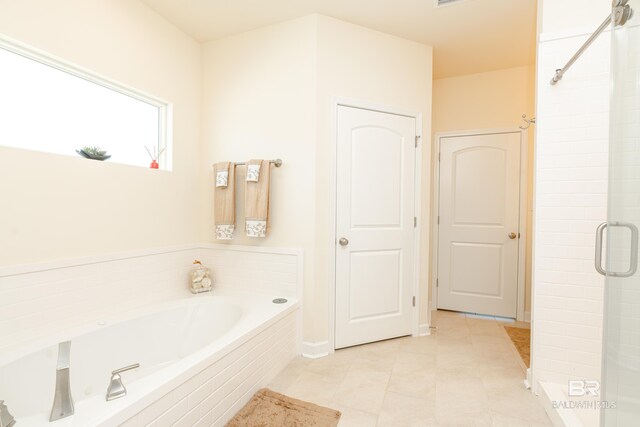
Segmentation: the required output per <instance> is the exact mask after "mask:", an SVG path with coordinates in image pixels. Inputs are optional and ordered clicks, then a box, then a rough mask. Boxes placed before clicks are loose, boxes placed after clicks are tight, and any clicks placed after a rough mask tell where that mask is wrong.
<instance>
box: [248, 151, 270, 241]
mask: <svg viewBox="0 0 640 427" xmlns="http://www.w3.org/2000/svg"><path fill="white" fill-rule="evenodd" d="M269 166H270V164H269V160H250V161H249V162H247V180H246V185H247V188H246V192H245V204H244V206H245V221H246V231H247V236H249V237H266V236H267V227H268V226H269V180H270V177H269V174H270V172H271V170H270V169H271V168H270V167H269Z"/></svg>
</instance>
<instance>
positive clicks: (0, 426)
mask: <svg viewBox="0 0 640 427" xmlns="http://www.w3.org/2000/svg"><path fill="white" fill-rule="evenodd" d="M14 425H16V420H15V419H14V418H13V416H11V414H10V413H9V408H7V405H5V404H4V400H0V427H13V426H14Z"/></svg>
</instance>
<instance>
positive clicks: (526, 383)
mask: <svg viewBox="0 0 640 427" xmlns="http://www.w3.org/2000/svg"><path fill="white" fill-rule="evenodd" d="M524 386H525V387H526V388H527V390H531V368H527V376H526V377H525V379H524ZM531 392H532V393H533V390H531Z"/></svg>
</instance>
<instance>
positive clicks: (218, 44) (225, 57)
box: [202, 16, 320, 339]
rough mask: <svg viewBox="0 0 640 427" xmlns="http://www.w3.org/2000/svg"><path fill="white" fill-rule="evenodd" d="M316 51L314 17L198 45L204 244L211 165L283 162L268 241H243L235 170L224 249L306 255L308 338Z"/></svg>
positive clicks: (314, 308) (209, 219)
mask: <svg viewBox="0 0 640 427" xmlns="http://www.w3.org/2000/svg"><path fill="white" fill-rule="evenodd" d="M315 45H316V28H315V18H314V17H311V16H309V17H305V18H301V19H297V20H294V21H287V22H285V23H282V24H277V25H272V26H269V27H265V28H261V29H258V30H254V31H250V32H247V33H243V34H240V35H236V36H231V37H227V38H224V39H221V40H217V41H214V42H210V43H207V44H205V45H204V47H203V54H204V59H203V64H204V87H203V88H204V98H203V100H204V103H203V108H204V110H203V155H202V168H203V172H204V174H203V175H204V176H203V183H204V185H205V187H204V188H203V198H204V199H205V200H206V201H207V203H206V207H205V209H204V212H205V213H206V217H205V218H204V223H203V232H202V235H203V238H204V239H205V240H206V241H211V242H214V241H215V235H214V224H213V188H212V187H211V185H210V183H211V182H213V169H212V167H211V165H212V164H213V163H215V162H217V161H224V160H230V161H244V160H249V159H251V158H258V159H259V158H267V159H274V158H281V159H282V160H283V166H282V167H281V168H279V169H276V168H275V167H272V168H271V177H272V181H271V200H270V203H271V206H270V211H271V229H270V232H269V234H268V235H267V237H266V238H265V239H251V238H248V237H246V236H245V235H244V232H243V231H244V228H243V227H244V221H243V219H244V185H243V183H244V177H245V168H244V167H238V168H237V172H238V173H237V176H236V178H237V179H236V182H237V185H238V186H239V187H238V191H237V192H236V200H237V204H236V226H237V230H236V232H235V238H234V240H232V241H229V242H228V243H230V244H247V245H261V246H285V247H301V248H303V249H304V281H305V303H306V307H305V310H304V313H303V314H304V325H305V336H306V337H307V338H306V339H310V338H308V337H309V336H310V335H311V334H312V332H313V325H314V322H315V317H316V313H317V312H318V311H319V310H320V306H319V304H317V302H316V301H315V299H314V298H313V292H314V290H315V276H314V274H315V270H314V267H315V266H314V262H313V260H314V253H315V227H316V219H315V218H316V212H315V200H314V197H313V196H314V194H315V158H314V151H315V145H316V118H315V61H316V53H315ZM219 243H223V242H219Z"/></svg>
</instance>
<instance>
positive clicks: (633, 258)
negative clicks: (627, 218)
mask: <svg viewBox="0 0 640 427" xmlns="http://www.w3.org/2000/svg"><path fill="white" fill-rule="evenodd" d="M609 226H611V227H624V228H628V229H629V231H630V232H631V248H630V251H629V269H628V270H627V271H624V272H616V271H607V270H606V269H605V268H602V241H603V237H602V236H603V234H604V229H605V228H607V227H609ZM595 267H596V271H597V272H598V273H600V274H602V275H603V276H611V277H631V276H633V275H634V274H636V271H638V227H636V226H635V225H634V224H631V223H629V222H612V223H610V224H608V223H606V222H603V223H602V224H600V225H599V226H598V228H597V229H596V257H595Z"/></svg>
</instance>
